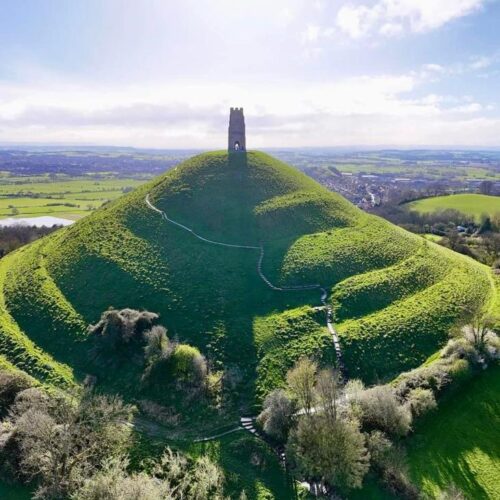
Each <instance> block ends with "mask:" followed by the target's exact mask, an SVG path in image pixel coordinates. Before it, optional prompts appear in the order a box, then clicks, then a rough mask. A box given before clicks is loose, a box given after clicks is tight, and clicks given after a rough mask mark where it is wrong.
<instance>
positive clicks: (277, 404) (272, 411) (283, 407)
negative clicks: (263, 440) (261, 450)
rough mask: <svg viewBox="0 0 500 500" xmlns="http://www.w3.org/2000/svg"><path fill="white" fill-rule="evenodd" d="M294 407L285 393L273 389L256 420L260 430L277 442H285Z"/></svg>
mask: <svg viewBox="0 0 500 500" xmlns="http://www.w3.org/2000/svg"><path fill="white" fill-rule="evenodd" d="M293 411H294V405H293V403H292V401H291V400H290V398H289V397H288V396H287V395H286V392H285V391H283V390H282V389H275V390H274V391H273V392H271V393H270V394H269V395H268V396H267V397H266V399H265V400H264V409H263V410H262V412H261V413H260V415H259V416H258V418H257V422H258V424H259V425H260V426H261V427H262V430H263V431H264V432H265V433H266V434H268V435H269V436H271V437H273V438H275V439H277V440H278V441H285V440H286V438H287V435H288V430H289V429H290V425H291V419H292V416H293Z"/></svg>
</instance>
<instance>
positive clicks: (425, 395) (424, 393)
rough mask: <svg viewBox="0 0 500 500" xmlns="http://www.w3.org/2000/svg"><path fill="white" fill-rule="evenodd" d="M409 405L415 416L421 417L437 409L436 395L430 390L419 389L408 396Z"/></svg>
mask: <svg viewBox="0 0 500 500" xmlns="http://www.w3.org/2000/svg"><path fill="white" fill-rule="evenodd" d="M407 401H408V404H409V405H410V408H411V411H412V413H413V415H414V416H416V417H419V416H421V415H424V414H425V413H427V412H429V411H431V410H434V409H435V408H436V407H437V403H436V398H435V397H434V393H433V392H432V391H431V390H429V389H422V388H420V387H419V388H417V389H413V390H412V391H410V393H409V394H408V399H407Z"/></svg>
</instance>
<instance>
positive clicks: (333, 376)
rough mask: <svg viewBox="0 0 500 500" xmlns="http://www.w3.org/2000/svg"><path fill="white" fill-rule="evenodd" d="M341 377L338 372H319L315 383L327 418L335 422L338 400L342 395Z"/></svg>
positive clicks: (327, 370)
mask: <svg viewBox="0 0 500 500" xmlns="http://www.w3.org/2000/svg"><path fill="white" fill-rule="evenodd" d="M342 389H343V385H342V377H341V375H340V373H339V372H338V370H329V369H325V370H321V371H320V372H319V373H318V377H317V381H316V393H317V395H318V400H319V404H320V406H321V407H322V408H323V410H324V412H325V414H326V415H327V417H328V418H329V419H331V420H337V412H338V405H339V399H340V398H341V397H342V395H343V391H342Z"/></svg>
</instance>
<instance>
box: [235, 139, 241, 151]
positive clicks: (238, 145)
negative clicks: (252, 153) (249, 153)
mask: <svg viewBox="0 0 500 500" xmlns="http://www.w3.org/2000/svg"><path fill="white" fill-rule="evenodd" d="M234 150H235V151H239V150H240V143H239V141H236V142H235V143H234Z"/></svg>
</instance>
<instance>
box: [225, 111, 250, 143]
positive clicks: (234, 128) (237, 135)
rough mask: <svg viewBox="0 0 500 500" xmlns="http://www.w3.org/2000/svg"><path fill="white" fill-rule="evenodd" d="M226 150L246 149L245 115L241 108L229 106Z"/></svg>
mask: <svg viewBox="0 0 500 500" xmlns="http://www.w3.org/2000/svg"><path fill="white" fill-rule="evenodd" d="M228 138H229V139H228V146H227V149H228V151H246V149H247V146H246V138H245V117H244V116H243V108H231V110H230V112H229V133H228Z"/></svg>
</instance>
